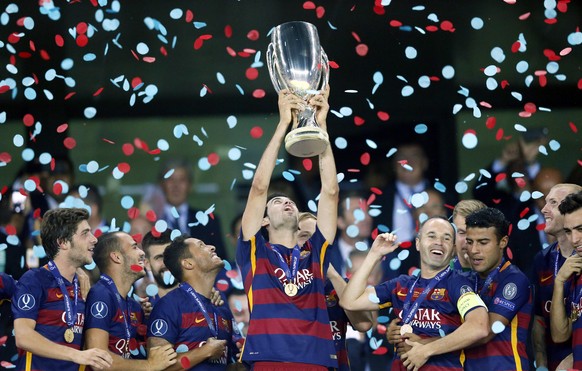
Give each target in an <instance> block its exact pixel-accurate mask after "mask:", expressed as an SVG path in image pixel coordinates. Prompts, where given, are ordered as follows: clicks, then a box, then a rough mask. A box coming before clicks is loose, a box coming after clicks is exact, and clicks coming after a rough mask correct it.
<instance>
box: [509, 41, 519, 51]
mask: <svg viewBox="0 0 582 371" xmlns="http://www.w3.org/2000/svg"><path fill="white" fill-rule="evenodd" d="M520 47H521V43H520V42H519V41H516V42H514V43H513V44H512V45H511V52H512V53H517V52H518V51H519V48H520Z"/></svg>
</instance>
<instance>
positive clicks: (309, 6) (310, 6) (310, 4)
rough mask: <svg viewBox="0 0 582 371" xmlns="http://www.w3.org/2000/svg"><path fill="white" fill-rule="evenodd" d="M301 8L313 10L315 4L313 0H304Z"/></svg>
mask: <svg viewBox="0 0 582 371" xmlns="http://www.w3.org/2000/svg"><path fill="white" fill-rule="evenodd" d="M303 9H305V10H313V9H315V4H314V3H313V1H306V2H304V3H303Z"/></svg>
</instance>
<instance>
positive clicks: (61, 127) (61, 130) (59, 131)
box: [57, 122, 69, 134]
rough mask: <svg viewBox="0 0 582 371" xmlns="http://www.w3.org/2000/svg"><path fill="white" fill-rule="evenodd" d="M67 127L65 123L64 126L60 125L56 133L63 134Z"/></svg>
mask: <svg viewBox="0 0 582 371" xmlns="http://www.w3.org/2000/svg"><path fill="white" fill-rule="evenodd" d="M68 127H69V124H67V123H66V122H65V123H64V124H60V125H59V126H58V127H57V133H59V134H60V133H64V132H65V131H67V129H68Z"/></svg>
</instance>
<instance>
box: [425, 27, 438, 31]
mask: <svg viewBox="0 0 582 371" xmlns="http://www.w3.org/2000/svg"><path fill="white" fill-rule="evenodd" d="M426 30H427V31H428V32H437V31H438V30H439V28H438V27H437V26H426Z"/></svg>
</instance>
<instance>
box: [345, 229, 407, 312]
mask: <svg viewBox="0 0 582 371" xmlns="http://www.w3.org/2000/svg"><path fill="white" fill-rule="evenodd" d="M396 238H397V237H396V235H394V234H392V233H382V234H379V235H378V237H376V239H375V240H374V243H373V244H372V247H371V248H370V251H369V252H368V255H366V258H365V259H364V262H363V263H362V266H361V267H360V268H359V269H358V270H356V271H355V272H354V275H353V276H352V278H351V279H350V282H348V285H347V286H346V287H345V289H344V292H343V294H342V295H343V297H342V298H341V300H340V305H341V306H342V307H343V308H344V309H346V310H351V311H355V310H376V309H378V303H375V302H373V301H372V300H370V297H376V289H375V288H373V287H366V286H367V284H368V277H369V276H370V274H371V273H372V270H373V269H374V266H376V264H377V263H378V262H379V261H380V260H381V259H382V257H383V256H384V255H386V254H389V253H391V252H392V251H394V250H396V248H397V247H398V245H399V244H398V243H397V242H396Z"/></svg>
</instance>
